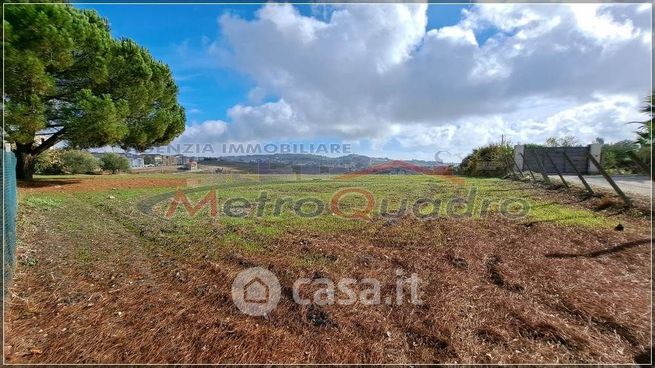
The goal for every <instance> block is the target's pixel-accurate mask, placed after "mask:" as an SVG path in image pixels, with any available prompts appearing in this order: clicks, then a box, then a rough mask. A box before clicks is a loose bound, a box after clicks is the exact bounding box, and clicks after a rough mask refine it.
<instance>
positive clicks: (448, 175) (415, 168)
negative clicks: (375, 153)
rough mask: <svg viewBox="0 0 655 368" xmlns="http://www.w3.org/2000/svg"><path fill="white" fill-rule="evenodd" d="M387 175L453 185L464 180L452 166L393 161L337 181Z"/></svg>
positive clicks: (339, 177) (348, 175)
mask: <svg viewBox="0 0 655 368" xmlns="http://www.w3.org/2000/svg"><path fill="white" fill-rule="evenodd" d="M386 173H392V174H393V173H403V174H410V173H417V174H423V175H429V176H432V177H435V178H437V179H442V180H446V181H449V182H451V183H453V184H457V185H463V184H464V179H463V178H460V177H458V176H455V175H454V173H453V168H452V167H451V166H446V165H443V166H437V165H435V166H421V165H416V164H413V163H411V162H406V161H401V160H393V161H388V162H383V163H381V164H377V165H373V166H369V167H367V168H365V169H362V170H358V171H353V172H350V173H347V174H343V175H339V176H337V177H336V179H337V180H350V179H354V178H358V177H361V176H365V175H377V174H386Z"/></svg>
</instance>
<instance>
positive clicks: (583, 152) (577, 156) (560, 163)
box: [522, 147, 589, 174]
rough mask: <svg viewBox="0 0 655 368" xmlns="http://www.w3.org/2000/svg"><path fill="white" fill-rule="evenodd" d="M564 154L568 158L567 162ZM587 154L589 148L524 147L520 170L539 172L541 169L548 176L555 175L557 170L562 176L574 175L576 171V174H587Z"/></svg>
mask: <svg viewBox="0 0 655 368" xmlns="http://www.w3.org/2000/svg"><path fill="white" fill-rule="evenodd" d="M564 153H566V155H567V156H568V158H569V159H568V160H567V159H566V157H565V156H564ZM588 154H589V147H525V152H524V156H525V160H524V161H523V168H522V169H523V170H527V169H528V167H529V168H531V169H532V170H539V171H540V168H541V167H543V169H544V170H545V171H546V173H548V174H557V170H559V172H560V173H562V174H575V173H576V169H577V172H580V173H582V174H587V173H588V171H589V160H588V159H587V155H588ZM546 155H547V156H546ZM572 164H573V165H572ZM574 165H575V167H574Z"/></svg>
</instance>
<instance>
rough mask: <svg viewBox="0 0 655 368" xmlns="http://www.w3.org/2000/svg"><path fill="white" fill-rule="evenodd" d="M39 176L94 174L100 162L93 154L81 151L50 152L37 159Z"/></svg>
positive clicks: (36, 166) (36, 168)
mask: <svg viewBox="0 0 655 368" xmlns="http://www.w3.org/2000/svg"><path fill="white" fill-rule="evenodd" d="M35 170H36V172H37V173H39V174H52V175H57V174H73V175H74V174H94V173H96V172H98V171H99V170H100V162H99V161H98V159H97V158H95V157H94V156H93V155H92V154H90V153H89V152H86V151H80V150H56V149H53V150H48V151H46V152H44V153H43V154H41V155H40V156H39V157H38V158H37V159H36V164H35Z"/></svg>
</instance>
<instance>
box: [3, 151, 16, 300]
mask: <svg viewBox="0 0 655 368" xmlns="http://www.w3.org/2000/svg"><path fill="white" fill-rule="evenodd" d="M2 185H3V187H2V209H3V210H2V225H3V229H2V248H3V261H4V264H3V266H4V267H3V270H4V272H3V279H2V287H3V290H6V289H5V288H6V286H7V285H8V284H9V281H10V280H11V276H12V274H13V271H14V266H15V262H16V210H17V195H16V191H17V189H16V156H14V154H13V152H11V151H7V150H4V149H3V150H2Z"/></svg>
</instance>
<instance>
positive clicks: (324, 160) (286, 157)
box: [203, 153, 444, 169]
mask: <svg viewBox="0 0 655 368" xmlns="http://www.w3.org/2000/svg"><path fill="white" fill-rule="evenodd" d="M390 161H393V160H392V159H389V158H386V157H384V158H381V157H369V156H365V155H357V154H350V155H346V156H340V157H327V156H321V155H315V154H309V153H276V154H270V155H242V156H222V157H217V158H206V159H205V160H204V161H203V163H209V162H216V163H217V164H220V163H268V164H270V165H275V164H281V165H303V166H307V165H311V166H327V167H348V168H354V169H359V168H366V167H369V166H372V165H377V164H382V163H385V162H390ZM406 162H408V163H411V164H414V165H418V166H429V167H432V166H443V165H444V164H443V163H438V162H436V161H424V160H408V161H406Z"/></svg>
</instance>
